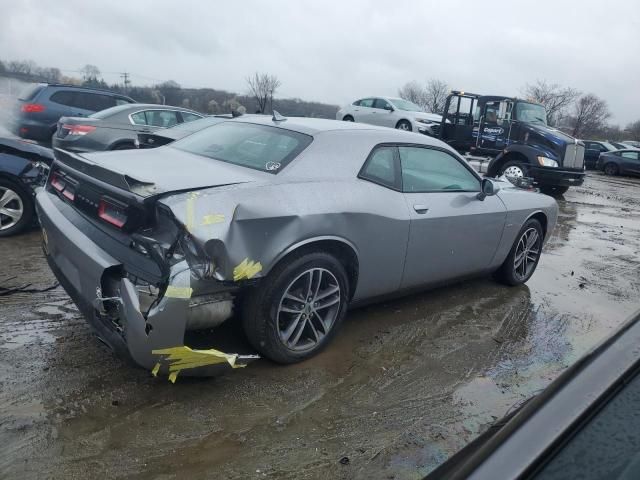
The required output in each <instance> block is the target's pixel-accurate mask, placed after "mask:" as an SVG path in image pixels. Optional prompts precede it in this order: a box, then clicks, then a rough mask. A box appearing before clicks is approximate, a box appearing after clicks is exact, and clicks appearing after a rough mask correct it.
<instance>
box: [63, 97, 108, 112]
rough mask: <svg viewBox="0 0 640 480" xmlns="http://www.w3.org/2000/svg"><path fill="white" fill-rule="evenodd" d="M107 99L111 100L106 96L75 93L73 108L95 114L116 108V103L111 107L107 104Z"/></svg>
mask: <svg viewBox="0 0 640 480" xmlns="http://www.w3.org/2000/svg"><path fill="white" fill-rule="evenodd" d="M105 97H106V98H109V97H107V96H106V95H99V94H95V93H89V92H73V100H72V104H73V105H72V106H74V107H77V108H82V109H83V110H91V111H94V112H97V111H99V110H104V109H105V108H109V107H113V106H115V103H111V104H110V105H109V104H107V102H106V101H105Z"/></svg>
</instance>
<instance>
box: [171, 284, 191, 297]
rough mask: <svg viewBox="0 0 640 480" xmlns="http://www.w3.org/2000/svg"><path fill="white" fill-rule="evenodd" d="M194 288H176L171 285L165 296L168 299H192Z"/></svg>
mask: <svg viewBox="0 0 640 480" xmlns="http://www.w3.org/2000/svg"><path fill="white" fill-rule="evenodd" d="M192 293H193V288H191V287H174V286H173V285H169V286H168V287H167V291H166V292H164V296H165V297H168V298H191V294H192Z"/></svg>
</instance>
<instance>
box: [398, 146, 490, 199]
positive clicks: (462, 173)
mask: <svg viewBox="0 0 640 480" xmlns="http://www.w3.org/2000/svg"><path fill="white" fill-rule="evenodd" d="M398 152H399V153H400V165H401V168H402V190H403V191H404V192H450V191H464V192H478V191H480V181H479V180H478V178H477V177H476V176H475V175H473V174H472V173H471V172H470V171H469V169H467V168H466V167H465V166H464V165H462V163H461V162H460V161H459V160H458V159H457V158H455V157H454V156H453V155H451V154H449V153H446V152H443V151H441V150H434V149H431V148H423V147H398Z"/></svg>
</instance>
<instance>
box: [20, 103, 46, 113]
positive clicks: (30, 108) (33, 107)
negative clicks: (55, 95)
mask: <svg viewBox="0 0 640 480" xmlns="http://www.w3.org/2000/svg"><path fill="white" fill-rule="evenodd" d="M20 110H22V111H23V112H25V113H39V112H44V105H41V104H39V103H25V104H24V105H22V107H20Z"/></svg>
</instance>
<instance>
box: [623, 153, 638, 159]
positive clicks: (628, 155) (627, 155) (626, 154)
mask: <svg viewBox="0 0 640 480" xmlns="http://www.w3.org/2000/svg"><path fill="white" fill-rule="evenodd" d="M622 156H623V157H624V158H629V159H631V160H638V152H622Z"/></svg>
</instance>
